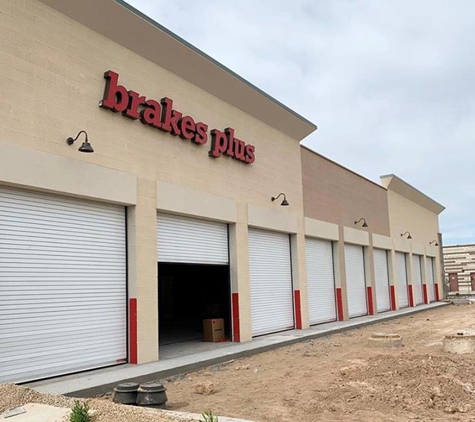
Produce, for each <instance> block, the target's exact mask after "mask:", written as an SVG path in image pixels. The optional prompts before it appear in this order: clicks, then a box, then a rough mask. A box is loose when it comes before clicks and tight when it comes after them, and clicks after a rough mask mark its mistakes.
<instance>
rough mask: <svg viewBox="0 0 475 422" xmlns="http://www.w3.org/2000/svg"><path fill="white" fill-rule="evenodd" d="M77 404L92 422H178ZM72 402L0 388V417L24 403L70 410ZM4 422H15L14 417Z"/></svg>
mask: <svg viewBox="0 0 475 422" xmlns="http://www.w3.org/2000/svg"><path fill="white" fill-rule="evenodd" d="M80 401H81V402H84V401H85V402H87V403H88V405H89V407H90V410H91V411H92V412H91V415H92V422H178V421H177V419H175V418H172V417H168V416H167V415H164V414H163V413H162V412H161V411H160V410H155V409H145V408H140V407H135V406H123V405H120V404H115V403H112V402H111V401H109V400H103V399H99V398H94V399H88V400H80ZM74 402H75V399H73V398H70V397H64V396H61V395H52V394H42V393H38V392H36V391H34V390H30V389H29V388H25V387H21V386H17V385H13V384H0V415H1V414H2V413H3V412H5V411H6V410H11V409H14V408H16V407H20V406H23V405H25V404H27V403H41V404H48V405H50V406H55V407H67V408H72V407H73V406H74ZM0 419H1V418H0ZM6 420H7V421H10V420H11V421H12V422H14V421H15V417H12V418H11V419H10V418H8V419H6ZM67 420H69V418H67ZM65 422H66V421H65ZM179 422H186V420H181V419H180V421H179ZM189 422H193V421H189Z"/></svg>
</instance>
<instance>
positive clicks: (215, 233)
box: [157, 214, 229, 265]
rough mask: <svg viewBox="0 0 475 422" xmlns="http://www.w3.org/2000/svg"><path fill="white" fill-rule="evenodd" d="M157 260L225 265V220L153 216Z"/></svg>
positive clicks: (226, 262)
mask: <svg viewBox="0 0 475 422" xmlns="http://www.w3.org/2000/svg"><path fill="white" fill-rule="evenodd" d="M157 251H158V262H181V263H188V264H214V265H227V264H228V262H229V254H228V226H227V224H225V223H218V222H214V221H207V220H200V219H197V218H189V217H182V216H178V215H171V214H158V216H157Z"/></svg>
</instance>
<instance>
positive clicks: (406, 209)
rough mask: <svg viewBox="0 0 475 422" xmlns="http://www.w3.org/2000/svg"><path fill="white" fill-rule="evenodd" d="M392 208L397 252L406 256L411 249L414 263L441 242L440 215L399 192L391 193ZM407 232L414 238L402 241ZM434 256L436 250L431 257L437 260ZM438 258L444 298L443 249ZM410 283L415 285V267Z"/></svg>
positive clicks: (390, 204)
mask: <svg viewBox="0 0 475 422" xmlns="http://www.w3.org/2000/svg"><path fill="white" fill-rule="evenodd" d="M388 204H389V222H390V227H391V237H393V238H394V239H395V242H396V248H397V249H398V250H401V251H406V252H409V249H411V255H410V257H411V260H412V253H416V254H420V255H422V254H423V253H425V251H426V247H427V246H429V242H432V241H434V240H437V239H438V233H439V230H440V229H439V216H438V214H436V213H434V212H432V211H430V210H428V209H427V208H425V207H422V206H421V205H419V204H417V203H415V202H413V201H411V200H410V199H408V198H405V197H404V196H402V195H400V194H398V193H396V192H393V191H391V190H390V189H389V190H388ZM406 231H408V232H409V233H410V234H411V237H412V239H411V240H407V241H405V240H403V239H402V238H401V234H402V233H405V232H406ZM405 237H406V236H405ZM398 238H399V239H398ZM429 247H430V246H429ZM433 252H434V250H433V249H430V250H429V255H430V256H434V255H433ZM435 258H436V270H437V271H436V280H435V282H436V283H437V285H438V288H439V297H440V298H442V297H443V277H442V270H441V268H440V258H441V252H440V247H438V248H436V254H435ZM424 268H425V267H424ZM424 271H425V270H424ZM423 277H424V274H423ZM409 283H410V284H412V266H411V269H410V271H409Z"/></svg>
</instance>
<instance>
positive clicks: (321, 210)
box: [301, 148, 389, 236]
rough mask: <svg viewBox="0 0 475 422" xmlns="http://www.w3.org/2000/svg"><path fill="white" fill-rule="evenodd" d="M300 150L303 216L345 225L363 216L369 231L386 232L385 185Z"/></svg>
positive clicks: (351, 225)
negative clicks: (382, 185) (379, 184)
mask: <svg viewBox="0 0 475 422" xmlns="http://www.w3.org/2000/svg"><path fill="white" fill-rule="evenodd" d="M301 154H302V183H303V189H304V209H305V211H304V212H305V217H309V218H313V219H315V220H323V221H327V222H330V223H335V224H338V225H342V226H346V227H355V224H354V223H355V221H356V220H359V219H360V218H361V217H364V218H366V221H367V223H368V226H369V227H368V229H369V230H370V231H371V232H373V233H377V234H381V235H384V236H389V217H388V201H387V197H386V189H384V188H383V187H381V186H378V185H376V184H375V183H373V182H370V181H369V180H367V179H365V178H363V177H361V176H359V175H357V174H356V173H353V172H352V171H350V170H348V169H345V168H344V167H342V166H340V165H338V164H336V163H334V162H332V161H330V160H328V159H326V158H325V157H322V156H321V155H319V154H316V153H314V152H312V151H309V150H308V149H306V148H302V149H301ZM360 224H361V223H360ZM359 227H361V226H359Z"/></svg>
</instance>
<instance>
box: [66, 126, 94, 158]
mask: <svg viewBox="0 0 475 422" xmlns="http://www.w3.org/2000/svg"><path fill="white" fill-rule="evenodd" d="M81 133H84V135H85V136H86V139H85V141H84V142H83V143H82V145H81V146H80V147H79V148H78V151H79V152H87V153H91V152H94V149H93V148H92V146H91V144H90V143H89V140H88V139H87V133H86V131H85V130H81V131H80V132H79V133H78V134H77V135H76V137H75V138H71V137H69V138H68V139H66V142H67V143H68V145H72V144H74V142H76V140H77V139H78V138H79V135H81Z"/></svg>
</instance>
